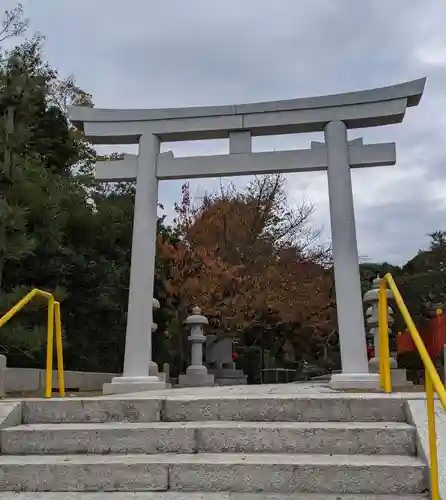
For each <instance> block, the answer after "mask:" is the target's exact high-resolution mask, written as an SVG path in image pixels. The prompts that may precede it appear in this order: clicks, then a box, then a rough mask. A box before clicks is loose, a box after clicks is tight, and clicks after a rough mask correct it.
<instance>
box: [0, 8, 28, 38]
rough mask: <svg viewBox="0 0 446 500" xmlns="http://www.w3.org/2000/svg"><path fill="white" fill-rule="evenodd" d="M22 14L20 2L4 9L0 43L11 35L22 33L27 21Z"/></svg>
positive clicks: (26, 26)
mask: <svg viewBox="0 0 446 500" xmlns="http://www.w3.org/2000/svg"><path fill="white" fill-rule="evenodd" d="M23 15H24V10H23V5H22V4H20V3H19V4H17V6H16V7H14V8H13V9H11V10H5V13H4V16H3V22H2V28H1V30H0V43H1V42H4V41H5V40H7V39H8V38H11V37H13V36H20V35H23V33H24V32H25V31H26V29H27V28H28V23H29V20H28V19H26V18H24V17H23Z"/></svg>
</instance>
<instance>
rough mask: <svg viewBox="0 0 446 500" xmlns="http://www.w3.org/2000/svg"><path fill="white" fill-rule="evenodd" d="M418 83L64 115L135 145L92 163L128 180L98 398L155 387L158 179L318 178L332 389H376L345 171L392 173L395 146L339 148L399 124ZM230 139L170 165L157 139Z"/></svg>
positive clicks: (107, 139)
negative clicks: (308, 136) (123, 238)
mask: <svg viewBox="0 0 446 500" xmlns="http://www.w3.org/2000/svg"><path fill="white" fill-rule="evenodd" d="M425 81H426V79H425V78H424V79H419V80H414V81H411V82H406V83H402V84H399V85H394V86H390V87H382V88H376V89H371V90H363V91H358V92H351V93H346V94H337V95H329V96H320V97H310V98H303V99H292V100H285V101H275V102H263V103H255V104H242V105H235V106H210V107H190V108H172V109H149V110H144V109H134V110H112V109H94V108H88V107H71V108H70V109H69V117H70V119H71V121H72V122H73V123H74V125H75V126H77V127H79V128H83V130H84V132H85V136H86V138H87V139H88V140H90V141H91V142H92V143H94V144H139V152H138V155H125V156H124V159H122V160H116V161H112V162H100V163H98V164H97V165H96V177H97V179H98V180H102V181H123V180H134V179H136V196H135V213H134V225H133V241H132V262H131V273H130V293H129V305H128V318H127V331H126V344H125V359H124V373H123V376H122V377H117V378H114V379H113V381H112V383H111V384H109V385H108V387H107V388H106V389H105V390H106V392H107V393H122V392H138V391H145V390H148V389H153V388H159V387H161V386H162V385H163V384H162V382H160V379H159V378H158V377H156V376H154V375H153V376H150V375H149V369H148V364H149V362H150V361H151V359H152V357H151V356H152V352H151V351H152V347H151V337H150V331H151V325H152V308H151V304H152V296H153V282H154V271H155V240H156V223H157V202H158V181H159V180H160V179H161V180H164V179H184V178H200V177H217V176H229V175H253V174H266V173H276V172H286V173H289V172H305V171H314V170H327V176H328V192H329V199H330V221H331V233H332V251H333V262H334V273H335V286H336V303H337V316H338V327H339V336H340V346H341V360H342V373H340V374H336V375H333V376H332V378H331V385H332V387H333V388H339V389H347V388H376V387H378V385H379V376H378V375H377V374H371V373H369V372H368V363H367V354H366V343H365V339H366V336H365V330H364V320H363V310H362V300H361V287H360V276H359V263H358V250H357V242H356V228H355V217H354V207H353V194H352V184H351V175H350V168H357V167H358V168H359V167H369V166H384V165H394V164H395V162H396V154H395V144H394V143H385V144H370V145H364V144H363V142H362V139H356V140H354V141H350V142H348V140H347V129H354V128H365V127H376V126H380V125H388V124H393V123H399V122H401V121H402V120H403V118H404V115H405V112H406V108H407V106H416V105H418V103H419V101H420V99H421V96H422V93H423V90H424V85H425ZM320 131H323V132H324V135H325V143H315V142H313V143H312V144H311V148H310V149H304V150H292V151H277V152H276V151H275V152H260V153H252V152H251V137H252V136H265V135H281V134H294V133H301V132H320ZM228 137H229V154H223V155H213V156H198V157H186V158H175V157H174V155H173V153H172V152H168V153H160V143H161V141H188V140H201V139H221V138H228Z"/></svg>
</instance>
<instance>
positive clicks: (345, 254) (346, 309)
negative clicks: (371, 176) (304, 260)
mask: <svg viewBox="0 0 446 500" xmlns="http://www.w3.org/2000/svg"><path fill="white" fill-rule="evenodd" d="M324 133H325V142H326V145H327V160H328V171H327V174H328V193H329V199H330V221H331V234H332V251H333V262H334V274H335V286H336V305H337V313H338V328H339V340H340V347H341V361H342V373H341V374H335V375H333V376H332V378H331V386H332V387H333V388H335V389H348V388H378V387H379V376H378V375H376V374H369V369H368V363H367V349H366V338H365V328H364V317H363V311H362V296H361V281H360V275H359V259H358V248H357V242H356V228H355V212H354V206H353V192H352V181H351V175H350V163H349V157H348V140H347V126H346V125H345V123H344V122H342V121H340V120H335V121H331V122H329V123H327V125H326V126H325V128H324Z"/></svg>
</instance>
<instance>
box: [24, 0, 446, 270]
mask: <svg viewBox="0 0 446 500" xmlns="http://www.w3.org/2000/svg"><path fill="white" fill-rule="evenodd" d="M24 4H25V9H26V10H27V13H28V15H29V16H30V17H31V19H32V20H33V29H39V30H40V31H41V32H42V33H43V34H44V35H46V36H47V43H46V55H47V57H48V59H49V60H50V63H51V64H53V65H55V66H56V67H57V68H59V69H60V71H61V73H62V74H67V73H70V72H73V73H74V74H75V76H76V77H77V79H78V83H79V84H80V85H81V86H82V87H83V88H85V89H86V90H87V91H89V92H92V93H93V98H94V101H95V103H96V104H97V105H98V106H101V107H117V108H119V107H168V106H189V105H206V104H228V103H229V104H230V103H240V102H249V101H251V102H252V101H258V100H274V99H287V98H293V97H297V96H308V95H318V94H325V93H336V92H346V91H351V90H356V89H362V88H370V87H374V86H381V85H389V84H393V83H397V82H400V81H404V80H409V79H412V78H419V77H421V76H425V75H427V76H428V82H427V86H426V91H425V95H424V96H423V99H422V101H421V104H420V106H419V107H418V108H415V109H409V110H408V112H407V117H406V119H405V121H404V123H403V124H399V125H394V126H388V127H382V128H380V129H370V130H361V131H352V132H351V134H350V136H351V137H358V136H360V135H362V136H364V139H365V141H366V142H379V141H383V142H388V141H396V142H397V157H398V161H397V166H396V167H395V170H393V171H390V173H385V174H383V173H382V172H381V171H380V170H379V169H372V171H371V172H368V173H354V174H353V175H354V186H355V206H356V213H357V227H358V239H359V244H360V251H361V253H362V254H366V255H368V256H369V257H370V258H371V259H377V260H390V261H392V260H393V261H395V262H401V261H402V260H404V259H405V258H407V257H410V256H411V255H412V253H413V252H415V251H417V250H418V249H419V248H420V247H421V246H422V245H423V244H425V242H426V237H425V235H426V233H427V232H429V231H432V230H434V229H436V228H445V227H446V219H445V217H444V215H445V214H444V211H443V208H442V205H441V203H440V201H439V200H438V192H439V191H440V192H441V186H442V183H445V186H444V187H445V189H446V178H445V177H446V175H445V172H446V169H445V168H444V164H443V161H444V158H445V154H444V144H446V132H445V130H446V127H445V126H446V113H445V111H446V93H445V92H444V88H445V83H446V57H444V59H445V60H444V61H442V59H441V57H443V56H442V54H443V55H444V53H446V35H445V34H444V26H443V22H442V19H444V15H445V11H446V10H445V9H446V7H445V5H444V4H442V2H438V0H423V2H420V1H419V0H392V1H391V2H390V1H388V0H373V1H368V2H365V1H361V2H360V1H358V0H338V1H337V2H334V1H333V0H299V1H297V0H243V1H240V0H212V1H209V0H188V1H187V2H186V1H184V0H162V1H161V0H127V1H126V2H122V1H120V0H95V2H91V1H87V0H78V1H77V2H73V3H67V2H60V0H46V1H45V2H35V1H31V0H27V1H25V2H24ZM435 51H439V55H437V54H436V52H435ZM311 139H313V137H307V136H289V137H285V138H277V137H273V138H262V139H256V140H255V141H254V148H255V149H257V150H262V149H266V150H271V149H291V148H300V147H307V146H308V144H309V141H310V140H311ZM317 139H318V140H320V139H321V134H319V135H318V137H317ZM170 148H172V149H173V150H174V152H175V154H180V155H191V154H211V153H223V152H225V151H227V143H225V142H224V141H223V142H209V143H207V144H203V143H198V144H193V143H180V144H173V145H171V144H166V145H164V149H170ZM392 172H395V173H392ZM289 179H290V181H289V192H290V195H291V197H292V199H293V200H294V201H295V202H296V203H298V202H299V199H300V198H301V197H302V196H303V195H308V194H311V195H312V196H313V198H314V199H315V200H316V201H317V202H318V203H317V206H316V210H317V211H316V214H315V223H318V224H319V223H323V225H324V227H325V228H326V232H325V237H327V236H329V217H328V208H327V207H328V202H327V194H326V181H325V180H324V181H323V176H319V177H311V176H304V175H293V176H290V177H289ZM235 182H236V183H237V184H238V185H243V184H244V183H245V182H246V179H245V178H243V179H237V180H235ZM180 186H181V182H169V183H162V184H161V187H160V198H161V201H162V202H164V203H165V205H166V207H167V206H170V205H172V203H173V201H177V200H178V198H179V193H180ZM191 186H192V190H193V192H201V193H202V192H203V191H204V190H205V189H211V188H212V187H213V186H218V183H217V182H215V181H214V182H212V181H209V180H206V181H200V182H199V183H198V182H196V181H194V182H192V183H191ZM436 197H437V198H436Z"/></svg>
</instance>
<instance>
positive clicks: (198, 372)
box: [178, 306, 214, 387]
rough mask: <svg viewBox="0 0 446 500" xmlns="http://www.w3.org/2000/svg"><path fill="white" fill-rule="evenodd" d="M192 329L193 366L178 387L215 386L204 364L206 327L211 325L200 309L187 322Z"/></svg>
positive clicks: (181, 377)
mask: <svg viewBox="0 0 446 500" xmlns="http://www.w3.org/2000/svg"><path fill="white" fill-rule="evenodd" d="M185 323H186V325H187V326H188V327H189V328H190V335H189V337H188V340H189V341H190V342H191V364H190V366H189V367H188V368H187V370H186V374H185V375H180V376H179V380H178V385H179V386H181V387H198V386H212V385H214V376H213V375H211V374H209V373H208V370H207V368H206V366H205V365H204V364H203V344H204V342H205V341H206V337H205V335H204V325H207V324H208V323H209V321H208V319H207V318H206V316H203V315H202V314H201V309H200V308H199V307H196V306H195V307H194V308H193V309H192V315H191V316H188V317H187V318H186V321H185Z"/></svg>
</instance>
